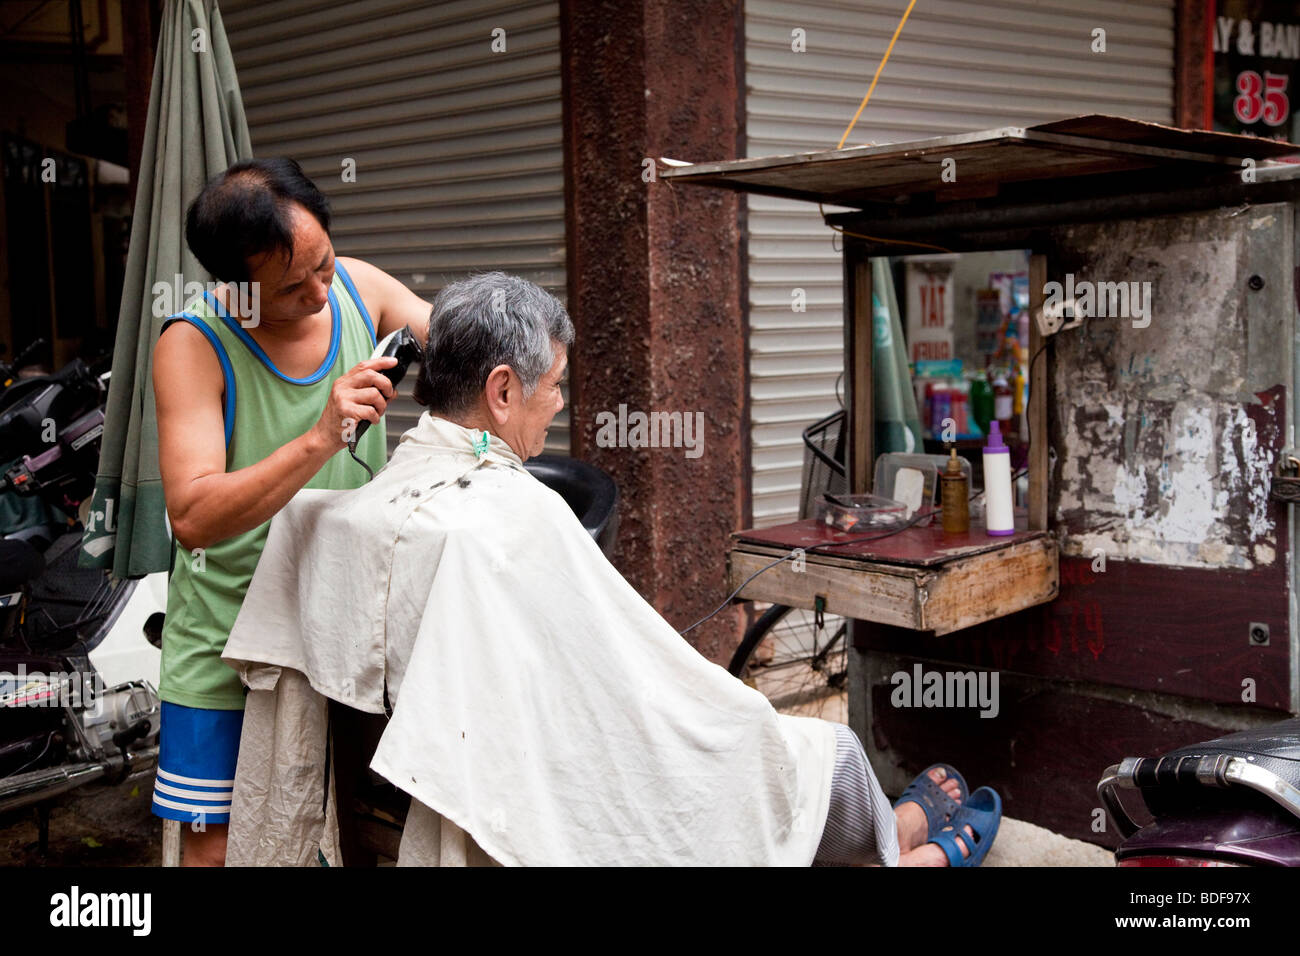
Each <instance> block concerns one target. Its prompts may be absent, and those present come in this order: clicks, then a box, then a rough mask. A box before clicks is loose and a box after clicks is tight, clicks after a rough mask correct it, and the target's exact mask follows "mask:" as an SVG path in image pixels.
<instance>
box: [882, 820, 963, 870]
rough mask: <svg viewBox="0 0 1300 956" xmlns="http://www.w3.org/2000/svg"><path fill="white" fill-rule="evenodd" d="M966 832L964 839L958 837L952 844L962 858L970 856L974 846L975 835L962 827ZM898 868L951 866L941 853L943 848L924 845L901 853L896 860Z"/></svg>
mask: <svg viewBox="0 0 1300 956" xmlns="http://www.w3.org/2000/svg"><path fill="white" fill-rule="evenodd" d="M944 829H945V830H951V829H952V827H944ZM962 829H963V830H965V831H966V836H965V838H964V839H963V838H961V837H958V838H957V839H956V840H954V841H953V842H954V843H956V844H957V846H958V848H959V849H960V850H961V855H962V857H963V858H964V857H968V856H970V848H971V847H972V846H974V845H975V833H974V831H972V830H971V828H970V827H962ZM898 865H899V866H951V865H952V864H950V863H949V862H948V854H946V853H944V852H943V847H941V846H939V844H937V843H925V844H922V845H921V846H919V847H917V848H916V849H915V850H911V851H910V852H906V853H903V854H901V855H900V856H899V858H898Z"/></svg>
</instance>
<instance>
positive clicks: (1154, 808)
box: [1097, 718, 1300, 867]
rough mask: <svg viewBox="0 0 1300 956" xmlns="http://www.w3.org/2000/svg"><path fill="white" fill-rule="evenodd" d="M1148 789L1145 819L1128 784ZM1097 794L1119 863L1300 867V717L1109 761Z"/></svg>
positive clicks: (1145, 800)
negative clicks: (1135, 813)
mask: <svg viewBox="0 0 1300 956" xmlns="http://www.w3.org/2000/svg"><path fill="white" fill-rule="evenodd" d="M1126 789H1127V790H1138V791H1139V792H1140V793H1141V795H1142V800H1143V802H1144V803H1145V804H1146V808H1147V810H1148V811H1149V812H1150V814H1151V816H1152V818H1153V819H1152V822H1151V823H1149V824H1147V825H1146V826H1141V825H1139V824H1138V823H1137V822H1136V821H1135V820H1134V819H1133V818H1132V817H1131V816H1130V815H1129V813H1128V811H1127V810H1126V809H1125V807H1124V804H1123V802H1122V801H1121V799H1120V797H1119V791H1120V790H1126ZM1097 795H1098V796H1099V797H1100V798H1101V801H1102V804H1103V805H1104V806H1105V807H1106V810H1107V812H1108V813H1109V814H1110V818H1111V820H1112V821H1113V822H1114V824H1115V826H1116V828H1117V830H1118V831H1119V834H1120V836H1122V837H1123V838H1124V840H1123V843H1121V845H1120V846H1119V848H1118V849H1117V850H1116V851H1115V860H1116V863H1117V864H1118V865H1119V866H1198V867H1203V866H1300V718H1292V719H1290V720H1284V721H1282V722H1281V723H1277V724H1271V725H1268V726H1266V727H1260V728H1256V729H1253V730H1244V731H1241V732H1239V733H1233V734H1227V735H1226V736H1223V737H1217V738H1215V739H1214V740H1207V741H1205V742H1203V743H1198V744H1192V745H1190V746H1187V747H1180V748H1178V749H1176V750H1172V751H1170V752H1169V753H1167V754H1164V755H1163V756H1161V757H1126V758H1125V759H1124V760H1123V761H1121V762H1120V763H1118V764H1116V765H1114V766H1112V767H1109V768H1107V770H1106V772H1105V774H1104V775H1103V776H1102V779H1101V781H1100V782H1099V783H1098V784H1097Z"/></svg>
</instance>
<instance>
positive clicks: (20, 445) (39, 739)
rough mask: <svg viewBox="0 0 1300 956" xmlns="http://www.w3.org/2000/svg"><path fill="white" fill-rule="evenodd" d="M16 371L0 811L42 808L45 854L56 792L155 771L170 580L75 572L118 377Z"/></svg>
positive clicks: (6, 494) (0, 572)
mask: <svg viewBox="0 0 1300 956" xmlns="http://www.w3.org/2000/svg"><path fill="white" fill-rule="evenodd" d="M27 351H30V347H29V349H28V350H27ZM17 364H19V362H18V360H17V359H16V360H15V361H14V363H13V364H12V365H4V364H3V363H0V383H2V384H3V388H4V390H3V391H2V392H0V449H3V451H2V452H0V459H4V460H7V461H9V464H8V465H7V467H5V468H4V470H3V474H2V475H0V498H3V500H4V501H5V503H6V505H7V506H8V507H7V508H6V510H5V512H4V513H5V514H6V515H7V517H8V520H9V521H10V523H11V525H13V527H11V528H9V529H3V528H0V533H3V537H0V813H3V812H5V811H9V810H14V809H17V808H21V807H27V806H33V805H34V806H36V807H37V809H38V820H39V826H40V842H41V848H42V850H44V848H45V845H46V842H47V840H48V821H49V809H50V807H51V805H52V804H51V801H53V800H54V799H55V798H58V797H60V796H62V795H64V794H67V793H69V792H71V791H73V790H78V789H80V788H82V787H85V786H87V785H89V784H92V783H96V784H106V785H114V784H117V783H121V782H123V781H125V780H127V779H133V778H136V777H143V776H146V775H150V774H152V773H153V771H154V768H155V766H156V764H157V757H158V727H159V714H160V710H161V704H160V702H159V699H158V693H157V690H156V689H155V688H156V685H157V681H158V669H159V660H160V647H161V641H162V620H163V612H164V610H165V607H166V577H167V576H166V574H165V573H159V574H153V575H149V576H147V577H145V578H143V579H139V580H127V581H114V580H112V579H111V578H109V576H108V575H106V574H105V572H104V571H102V570H97V569H89V568H81V567H79V566H78V560H77V559H78V554H79V551H80V547H79V545H80V543H81V538H82V532H83V530H84V518H85V517H86V514H85V512H86V511H87V510H88V508H89V503H90V497H91V494H92V492H93V490H94V484H95V475H96V470H97V467H98V461H99V447H100V440H101V437H102V435H103V431H104V397H105V395H106V392H107V387H108V379H109V373H108V372H103V373H102V374H97V373H96V371H95V370H94V368H92V366H91V365H88V364H87V363H85V362H83V361H81V360H80V359H76V360H73V361H72V362H70V363H68V365H66V366H65V367H64V368H62V369H60V370H59V371H58V372H57V373H55V374H53V375H45V376H38V377H36V378H28V379H16V378H15V377H14V366H16V365H17ZM15 453H17V457H16V458H15V457H13V455H14V454H15ZM10 459H12V460H10ZM15 515H16V516H17V517H15ZM6 531H7V533H6Z"/></svg>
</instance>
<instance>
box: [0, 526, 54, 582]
mask: <svg viewBox="0 0 1300 956" xmlns="http://www.w3.org/2000/svg"><path fill="white" fill-rule="evenodd" d="M44 573H45V559H44V558H43V557H41V553H40V552H39V551H37V550H36V549H35V548H33V547H32V546H31V545H30V544H28V543H27V542H26V541H21V540H15V539H12V538H0V594H12V593H13V592H15V591H20V590H22V587H23V585H25V584H30V583H31V582H32V581H35V580H36V579H37V578H39V577H40V576H41V575H42V574H44Z"/></svg>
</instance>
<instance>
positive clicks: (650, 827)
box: [223, 412, 835, 866]
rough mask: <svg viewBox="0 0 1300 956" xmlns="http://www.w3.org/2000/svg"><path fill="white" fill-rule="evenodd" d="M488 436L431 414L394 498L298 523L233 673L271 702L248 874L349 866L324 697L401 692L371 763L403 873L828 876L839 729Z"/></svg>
mask: <svg viewBox="0 0 1300 956" xmlns="http://www.w3.org/2000/svg"><path fill="white" fill-rule="evenodd" d="M480 434H482V433H480V432H477V431H471V430H470V429H466V428H462V427H461V426H459V425H456V424H454V423H452V422H449V421H446V420H444V419H439V418H435V417H433V416H432V415H430V414H429V413H428V412H426V413H424V415H423V416H422V417H421V418H420V421H419V424H418V425H417V426H416V427H415V428H412V429H411V430H409V431H408V432H406V434H404V435H403V436H402V439H401V443H400V444H399V445H398V447H397V449H396V451H395V453H394V455H393V457H392V460H391V461H390V462H389V463H388V465H387V466H386V467H385V468H384V469H383V470H382V471H380V472H379V474H377V475H376V476H375V478H374V480H373V481H372V482H371V483H369V484H367V485H364V486H363V487H361V488H357V489H355V490H351V491H323V490H304V491H302V492H300V493H299V494H298V495H297V496H295V497H294V499H293V500H292V501H290V502H289V504H288V505H287V506H286V507H285V508H284V509H283V510H282V511H280V513H279V514H277V515H276V517H275V519H274V520H273V521H272V524H271V529H270V533H269V536H268V539H267V543H266V548H265V550H264V551H263V553H262V557H261V560H260V562H259V564H258V567H257V573H256V575H255V576H254V578H253V581H252V584H251V586H250V587H249V590H248V595H247V597H246V598H245V600H244V604H243V608H242V610H241V611H240V614H239V617H238V619H237V621H236V622H235V626H234V629H233V630H232V631H231V634H230V639H229V641H228V643H227V645H226V650H225V653H224V655H223V656H224V657H225V658H226V660H227V662H228V663H230V664H231V665H232V666H234V667H235V668H236V669H237V670H238V671H239V672H240V674H241V676H242V678H243V680H244V683H245V684H247V685H248V687H249V689H250V693H249V699H248V711H247V716H246V719H245V725H244V732H243V738H242V743H241V750H240V756H239V766H238V771H237V772H236V779H235V786H234V802H233V809H232V819H231V831H230V846H229V849H228V860H229V862H231V863H232V864H236V865H238V864H240V863H258V862H297V863H312V862H315V859H316V851H317V847H318V846H319V847H320V848H321V852H322V855H323V856H324V857H325V858H326V860H327V861H332V858H333V859H336V858H337V850H336V847H335V846H334V845H333V839H336V836H332V835H331V833H330V832H329V824H328V822H325V821H323V820H322V818H321V815H322V813H323V811H322V796H323V786H324V784H323V776H324V766H323V754H324V746H323V736H324V734H323V728H324V717H323V713H324V700H323V698H325V697H327V698H331V699H333V700H336V701H340V702H342V703H345V704H348V705H349V706H352V707H355V708H357V709H359V710H363V711H368V712H370V713H376V714H378V713H383V712H384V687H385V681H386V682H387V689H388V695H389V700H390V702H391V704H392V708H393V711H392V717H391V719H390V720H389V722H388V726H387V728H386V730H385V732H384V734H383V737H382V739H381V740H380V743H379V747H378V750H377V751H376V753H375V756H374V759H373V761H372V763H371V765H370V766H371V768H372V769H373V770H375V771H376V772H377V773H379V774H381V775H382V776H383V777H385V778H386V779H387V780H389V781H390V782H392V783H393V784H394V785H396V786H397V787H399V788H401V789H402V790H404V791H406V792H407V793H408V794H410V796H411V797H412V798H413V799H412V804H411V807H412V809H411V818H410V819H409V820H408V824H407V829H406V832H405V833H404V836H403V846H402V854H403V856H406V855H407V850H408V844H409V845H413V846H417V847H418V846H419V845H421V844H424V845H427V844H429V843H434V844H437V843H439V841H441V845H442V847H443V852H442V854H441V858H439V854H438V852H437V851H436V849H435V851H434V852H433V854H432V856H429V855H428V854H425V855H423V856H421V857H418V859H419V861H422V862H428V861H430V860H432V861H433V862H442V863H447V862H461V863H463V862H465V861H466V859H465V858H466V856H469V857H472V856H473V855H474V851H476V850H478V851H481V852H482V853H486V854H487V856H489V857H490V858H491V862H496V863H500V864H504V865H527V866H537V865H594V866H607V865H626V864H640V865H654V864H687V865H689V864H699V865H739V866H749V865H764V864H771V865H797V866H806V865H808V864H810V863H811V862H812V859H813V856H814V855H815V853H816V851H817V847H818V843H819V841H820V838H821V833H822V829H823V826H824V824H825V821H826V816H827V811H828V806H829V799H830V781H831V773H832V771H833V769H834V764H835V732H834V728H833V727H832V725H831V724H829V723H826V722H824V721H821V720H816V719H813V718H807V717H788V716H784V715H778V714H777V713H776V711H774V710H773V709H772V707H771V705H770V704H769V703H768V701H767V699H766V698H765V697H764V696H763V695H762V694H760V693H759V692H758V691H756V690H754V689H752V688H750V687H747V686H745V685H744V684H742V683H741V682H740V681H738V680H736V679H735V678H734V677H732V676H731V675H730V674H728V673H727V671H726V670H725V669H723V668H721V667H719V666H718V665H716V664H713V663H711V662H710V661H708V660H706V659H705V658H704V657H702V656H701V655H700V654H699V653H698V652H697V651H696V650H694V648H692V647H691V646H690V645H689V644H688V643H687V642H686V641H685V640H684V639H683V638H682V637H681V636H679V635H678V634H677V632H676V631H674V630H673V628H672V627H671V626H670V625H669V624H668V622H667V621H665V620H664V619H663V618H662V617H660V616H659V614H658V613H657V612H656V611H655V609H654V608H653V607H651V606H650V605H649V604H648V603H646V601H645V600H644V599H643V598H642V597H641V596H640V595H639V594H638V593H637V592H636V590H635V589H633V588H632V586H631V585H629V584H628V583H627V581H626V580H625V579H624V578H623V577H622V575H621V574H619V572H618V571H617V570H616V569H615V568H614V566H613V565H611V564H610V563H609V561H608V560H606V558H605V556H604V555H603V554H602V553H601V551H600V548H599V547H598V546H597V545H596V543H595V542H594V541H593V540H592V539H591V537H590V535H588V534H587V532H586V531H585V530H584V529H583V527H582V525H581V523H580V522H579V521H578V519H577V518H576V517H575V516H574V514H573V512H572V511H571V510H570V509H569V507H568V505H567V504H566V503H565V502H564V499H563V498H561V497H560V496H559V495H558V494H557V493H556V492H554V491H552V490H551V489H549V488H548V487H546V485H544V484H542V482H540V481H538V480H537V479H535V478H534V477H533V476H532V475H530V474H529V473H528V472H527V471H526V470H525V469H524V468H523V465H522V463H521V461H520V459H519V458H518V456H516V455H515V454H514V452H512V451H511V450H510V448H509V446H508V445H506V443H505V442H503V441H502V440H500V439H498V438H495V437H493V438H491V441H490V445H489V447H488V449H487V452H486V454H485V455H484V456H483V457H482V458H481V459H479V458H477V457H476V455H475V452H474V449H473V440H474V437H475V436H476V435H480ZM307 685H309V687H308V686H307ZM277 693H278V694H279V698H278V699H277ZM304 694H305V695H307V697H306V698H304ZM317 695H323V696H317ZM289 697H292V699H293V701H296V703H290V702H289V700H288V698H289ZM413 827H415V828H418V830H419V832H416V833H413ZM439 831H440V832H439ZM462 833H463V834H464V835H467V837H468V839H467V841H466V842H465V844H464V845H465V846H468V847H469V851H468V853H467V852H466V851H465V850H464V849H462V850H461V852H459V853H448V852H447V851H446V847H447V845H448V839H449V835H453V836H454V835H456V834H462Z"/></svg>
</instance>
